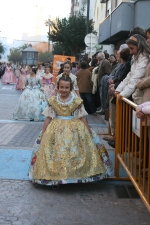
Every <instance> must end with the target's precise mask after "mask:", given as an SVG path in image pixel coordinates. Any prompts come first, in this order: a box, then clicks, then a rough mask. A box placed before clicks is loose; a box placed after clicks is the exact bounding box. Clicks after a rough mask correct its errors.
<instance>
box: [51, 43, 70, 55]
mask: <svg viewBox="0 0 150 225" xmlns="http://www.w3.org/2000/svg"><path fill="white" fill-rule="evenodd" d="M53 54H54V55H71V52H70V51H69V50H68V49H66V48H65V47H64V46H63V44H59V43H53Z"/></svg>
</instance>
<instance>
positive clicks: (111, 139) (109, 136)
mask: <svg viewBox="0 0 150 225" xmlns="http://www.w3.org/2000/svg"><path fill="white" fill-rule="evenodd" d="M103 140H104V141H115V136H112V135H107V136H104V137H103Z"/></svg>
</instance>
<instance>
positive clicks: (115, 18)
mask: <svg viewBox="0 0 150 225" xmlns="http://www.w3.org/2000/svg"><path fill="white" fill-rule="evenodd" d="M133 24H134V4H132V3H125V2H123V3H121V4H120V5H119V6H118V7H117V8H116V9H115V10H114V11H113V12H112V13H111V15H109V16H108V17H107V18H106V19H105V20H104V21H103V22H102V23H101V24H100V26H99V43H100V44H115V43H116V42H118V41H120V40H122V39H123V38H126V37H127V36H128V34H129V31H130V30H132V29H133Z"/></svg>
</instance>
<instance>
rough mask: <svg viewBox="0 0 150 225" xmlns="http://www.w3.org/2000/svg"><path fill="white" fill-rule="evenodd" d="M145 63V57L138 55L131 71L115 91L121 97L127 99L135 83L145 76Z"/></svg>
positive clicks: (132, 91) (134, 87) (146, 60)
mask: <svg viewBox="0 0 150 225" xmlns="http://www.w3.org/2000/svg"><path fill="white" fill-rule="evenodd" d="M133 60H134V56H133ZM147 62H148V59H147V58H146V56H144V55H142V54H140V55H139V58H138V60H137V61H136V62H134V63H133V64H132V66H131V71H130V72H129V73H128V74H127V76H126V78H125V79H124V80H123V81H122V82H121V83H120V84H119V85H118V87H117V89H116V91H117V92H120V95H121V96H124V97H126V98H128V97H130V96H131V95H132V94H133V93H134V91H135V89H136V85H137V83H138V82H139V81H140V79H141V78H143V77H144V75H145V69H146V65H147Z"/></svg>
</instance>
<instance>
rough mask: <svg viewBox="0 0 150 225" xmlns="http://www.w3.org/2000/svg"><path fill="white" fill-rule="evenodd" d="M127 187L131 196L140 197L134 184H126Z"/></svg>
mask: <svg viewBox="0 0 150 225" xmlns="http://www.w3.org/2000/svg"><path fill="white" fill-rule="evenodd" d="M127 189H128V191H129V193H130V196H131V198H140V196H139V194H138V192H137V191H136V189H135V187H134V186H131V185H128V186H127Z"/></svg>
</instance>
